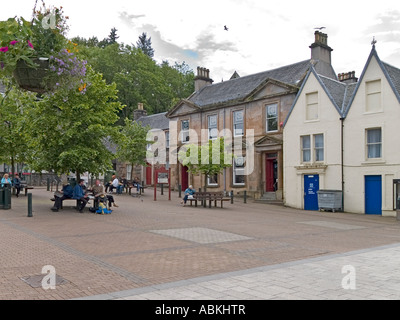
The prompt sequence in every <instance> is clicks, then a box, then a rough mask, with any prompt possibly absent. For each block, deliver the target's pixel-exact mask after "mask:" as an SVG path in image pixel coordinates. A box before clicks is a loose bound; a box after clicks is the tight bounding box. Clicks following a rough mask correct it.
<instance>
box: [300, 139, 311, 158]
mask: <svg viewBox="0 0 400 320" xmlns="http://www.w3.org/2000/svg"><path fill="white" fill-rule="evenodd" d="M300 139H301V158H302V162H311V138H310V136H302V137H300Z"/></svg>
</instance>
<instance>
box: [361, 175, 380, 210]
mask: <svg viewBox="0 0 400 320" xmlns="http://www.w3.org/2000/svg"><path fill="white" fill-rule="evenodd" d="M365 214H379V215H381V214H382V176H365Z"/></svg>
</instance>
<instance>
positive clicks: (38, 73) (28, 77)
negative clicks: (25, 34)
mask: <svg viewBox="0 0 400 320" xmlns="http://www.w3.org/2000/svg"><path fill="white" fill-rule="evenodd" d="M33 62H34V63H35V64H36V65H37V68H34V67H32V66H30V65H28V64H27V63H26V62H25V61H24V60H19V61H18V62H17V67H16V68H15V70H14V78H15V80H16V81H17V83H18V85H19V86H20V88H22V89H25V90H28V91H32V92H37V93H45V92H46V91H48V88H49V83H48V72H49V59H48V58H38V59H33Z"/></svg>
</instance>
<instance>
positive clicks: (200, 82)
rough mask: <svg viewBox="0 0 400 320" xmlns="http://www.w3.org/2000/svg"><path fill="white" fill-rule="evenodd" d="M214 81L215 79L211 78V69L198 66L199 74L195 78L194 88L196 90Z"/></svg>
mask: <svg viewBox="0 0 400 320" xmlns="http://www.w3.org/2000/svg"><path fill="white" fill-rule="evenodd" d="M213 82H214V80H212V79H211V78H210V70H209V69H206V68H200V67H197V76H196V77H195V78H194V90H195V91H196V92H198V91H199V90H201V89H202V88H204V87H205V86H208V85H210V84H212V83H213Z"/></svg>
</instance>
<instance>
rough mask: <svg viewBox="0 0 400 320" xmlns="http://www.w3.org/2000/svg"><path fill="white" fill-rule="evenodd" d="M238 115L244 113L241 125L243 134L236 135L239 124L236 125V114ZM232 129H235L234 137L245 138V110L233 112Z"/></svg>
mask: <svg viewBox="0 0 400 320" xmlns="http://www.w3.org/2000/svg"><path fill="white" fill-rule="evenodd" d="M238 113H242V122H241V124H242V134H236V125H237V123H236V116H235V115H236V114H238ZM232 118H233V119H232V127H233V136H234V137H243V136H244V110H243V109H242V110H235V111H233V112H232Z"/></svg>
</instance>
